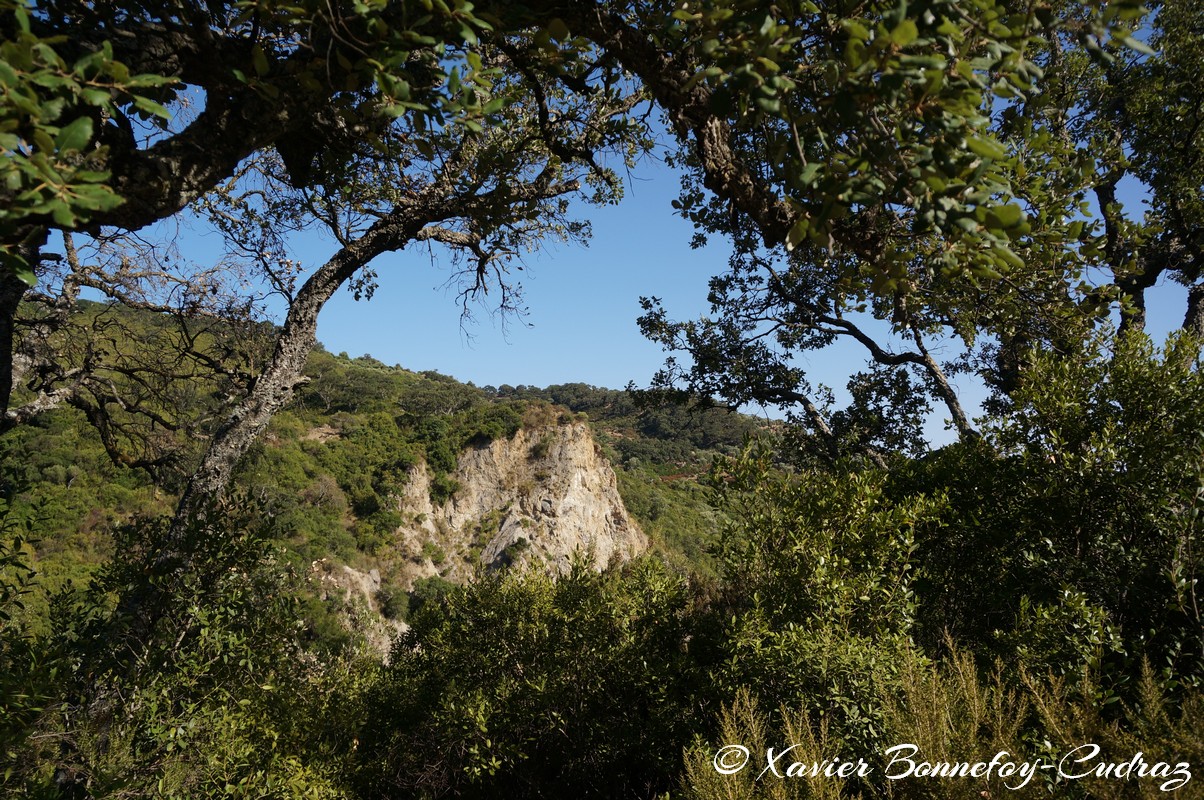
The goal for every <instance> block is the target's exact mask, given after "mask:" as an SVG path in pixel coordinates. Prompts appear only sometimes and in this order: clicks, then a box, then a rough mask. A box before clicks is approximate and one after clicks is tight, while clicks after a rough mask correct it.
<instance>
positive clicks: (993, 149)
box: [966, 136, 1008, 161]
mask: <svg viewBox="0 0 1204 800" xmlns="http://www.w3.org/2000/svg"><path fill="white" fill-rule="evenodd" d="M966 147H969V148H970V150H972V151H973V152H974V153H975V154H976V155H979V156H982V157H983V158H987V159H990V160H991V161H999V160H1001V159H1004V158H1007V154H1008V151H1007V150H1006V149H1005V148H1004V147H1003V145H1001V144H1000V143H999V142H997V141H995V140H994V139H989V138H987V137H984V136H968V137H966Z"/></svg>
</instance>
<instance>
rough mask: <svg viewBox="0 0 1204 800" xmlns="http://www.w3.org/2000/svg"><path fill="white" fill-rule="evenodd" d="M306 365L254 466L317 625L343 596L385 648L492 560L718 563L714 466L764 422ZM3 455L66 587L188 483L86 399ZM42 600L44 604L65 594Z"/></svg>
mask: <svg viewBox="0 0 1204 800" xmlns="http://www.w3.org/2000/svg"><path fill="white" fill-rule="evenodd" d="M306 372H307V376H308V378H309V380H308V382H307V383H306V384H305V385H304V386H303V387H302V388H301V390H300V391H299V393H298V396H297V398H296V400H295V402H294V403H293V404H292V406H291V407H290V408H289V409H288V410H286V411H285V412H283V413H281V414H279V415H278V416H277V418H276V419H275V420H274V422H273V424H272V426H271V427H270V428H269V430H268V431H267V432H266V433H265V435H264V436H263V437H262V438H261V440H260V441H259V442H258V443H257V444H256V445H255V447H254V448H253V450H252V452H251V453H250V455H249V457H248V458H247V459H246V461H245V463H244V464H243V465H242V467H241V469H240V474H239V476H238V483H239V485H241V486H243V487H245V490H246V491H247V492H248V493H249V494H250V495H251V496H252V497H255V498H257V499H258V500H259V501H260V502H262V503H263V504H264V505H265V507H266V508H268V509H270V510H271V513H272V515H273V517H274V521H275V526H276V530H277V531H278V532H279V534H278V535H279V537H280V542H281V544H282V545H283V546H284V547H285V548H286V551H287V553H288V555H289V558H290V560H291V562H292V563H293V564H294V565H295V568H296V569H298V570H299V571H302V572H305V573H308V574H310V575H311V577H312V581H311V582H312V583H313V585H314V588H315V591H314V597H313V598H311V600H310V601H309V603H308V607H307V609H306V616H307V620H308V623H307V624H308V625H309V628H310V630H311V634H312V637H313V638H314V639H315V640H322V641H325V642H326V643H332V644H338V643H339V642H343V641H347V637H346V635H345V633H344V632H343V631H341V630H340V629H339V626H338V625H335V624H332V620H331V619H330V618H329V616H330V614H331V613H335V612H337V613H338V614H339V615H342V616H348V615H350V617H352V618H356V617H357V616H358V618H360V619H361V621H363V622H364V624H362V625H359V626H358V627H360V628H362V629H363V630H364V631H366V632H369V633H370V636H371V638H374V639H376V641H377V644H378V646H381V647H383V646H384V645H383V643H384V642H386V641H387V636H385V635H384V634H387V630H385V631H383V632H382V630H381V629H380V626H379V624H378V620H377V619H376V616H377V614H378V613H379V614H381V615H383V616H385V617H394V618H404V617H405V616H406V614H407V610H408V607H409V606H410V605H411V604H420V603H421V602H422V598H424V597H426V596H428V595H429V594H430V593H431V592H432V591H434V592H437V591H438V587H439V586H441V585H442V584H443V582H445V581H448V582H463V581H465V580H467V579H469V578H470V577H471V576H472V575H473V574H474V572H475V571H476V570H478V569H500V568H506V567H508V566H511V565H513V564H535V565H537V566H538V567H539V568H540V569H547V570H550V571H552V572H553V573H563V572H564V571H565V570H567V569H568V565H569V563H570V561H571V560H572V558H573V557H574V554H575V553H578V552H580V553H588V554H592V558H593V560H594V563H595V565H596V566H599V567H600V566H604V565H605V564H606V563H609V562H610V561H612V560H618V561H621V560H626V559H628V558H630V557H632V556H633V555H635V554H637V553H639V552H641V551H643V550H645V549H647V548H649V547H651V548H653V549H655V550H657V551H658V552H660V553H662V554H663V555H665V556H666V557H668V558H669V559H670V561H671V562H673V563H676V564H677V565H679V568H681V569H685V570H690V571H699V572H702V573H709V572H711V569H712V567H711V562H710V560H709V559H710V557H709V555H708V552H707V550H708V547H709V545H710V543H711V542H712V541H713V538H714V536H715V535H716V532H717V529H718V522H717V518H716V515H715V512H714V511H713V510H712V509H711V508H710V506H709V505H708V504H707V492H706V490H705V489H704V488H703V486H701V485H700V483H699V480H698V478H699V477H701V476H702V475H703V474H705V472H706V470H707V468H708V466H709V462H710V459H711V457H712V456H713V455H714V454H716V453H718V452H729V451H731V450H732V449H733V448H735V447H737V446H738V445H739V444H740V442H741V441H742V439H743V437H744V436H745V435H746V434H747V433H748V432H750V431H752V430H753V429H754V427H755V424H756V423H755V421H754V420H752V419H750V418H747V417H742V416H740V415H733V414H730V413H728V412H725V411H720V410H714V409H712V410H706V411H703V410H688V409H684V408H679V407H666V408H648V409H645V408H641V407H640V406H639V405H638V403H637V402H636V399H635V398H634V397H633V396H632V395H631V394H629V393H627V392H622V391H616V390H608V389H599V388H596V387H591V386H587V385H584V384H568V385H564V386H553V387H548V388H546V389H538V388H534V387H525V386H521V387H517V388H514V387H509V386H503V387H500V388H493V387H484V388H478V387H474V386H472V385H471V384H463V383H460V382H458V381H456V380H454V379H452V378H450V377H448V376H445V375H440V374H438V373H434V372H426V373H414V372H410V371H408V370H405V369H403V368H400V367H389V366H387V365H385V364H382V363H380V362H378V361H376V360H375V359H372V358H371V357H368V356H364V357H360V358H355V359H352V358H349V357H347V356H346V355H345V354H342V355H338V356H335V355H332V354H330V353H328V352H325V351H324V350H321V349H319V350H318V351H317V352H315V353H314V355H313V356H312V358H311V359H310V363H309V365H308V368H307V370H306ZM182 411H184V410H182ZM0 464H2V466H0V482H2V486H3V491H4V494H5V495H6V496H9V497H10V498H11V504H12V507H11V510H10V519H11V520H14V521H15V520H19V519H29V520H30V521H31V524H32V528H33V530H34V531H35V534H36V539H37V543H36V567H37V569H38V571H39V573H40V575H41V577H42V580H43V581H44V585H46V586H47V587H49V588H50V589H51V590H55V591H57V590H59V589H61V588H62V587H65V586H67V585H68V584H70V583H74V584H75V585H83V584H85V583H86V582H87V580H88V578H89V576H90V575H91V574H92V572H93V570H94V569H95V568H96V567H97V566H98V565H99V564H100V563H102V562H103V560H104V559H105V558H106V557H107V556H108V555H109V554H110V553H111V550H112V546H113V545H112V542H113V534H114V532H115V531H116V530H117V529H118V528H119V527H120V526H122V525H123V524H125V523H127V522H128V521H130V520H131V519H132V518H134V517H135V516H138V515H151V514H162V513H165V512H166V511H168V510H169V509H170V508H171V507H172V502H173V500H174V495H173V494H172V492H171V491H170V488H171V487H170V486H168V487H167V488H164V487H163V486H156V485H155V484H154V483H153V482H152V481H151V480H150V479H149V477H148V475H147V474H146V473H145V472H143V471H141V470H137V469H129V468H124V467H118V466H115V465H114V464H113V463H112V461H111V460H110V459H109V457H108V456H107V454H106V453H105V450H104V448H103V447H102V445H101V443H100V441H99V439H98V437H97V435H96V432H95V430H94V429H92V428H91V426H89V425H88V424H87V423H86V421H85V420H84V419H83V418H82V415H80V414H79V412H77V411H75V410H74V409H59V410H56V411H54V412H52V413H49V414H46V415H44V416H43V417H42V418H40V419H39V420H38V421H37V422H36V423H35V424H33V425H28V426H24V427H23V428H21V429H19V430H15V431H13V432H12V433H11V434H10V435H8V436H6V437H4V438H3V439H2V440H0ZM41 602H42V601H40V600H39V599H38V598H33V599H32V605H31V611H32V612H33V613H44V612H45V608H44V607H42V606H41ZM365 611H366V612H369V613H367V614H365V613H362V612H365ZM373 631H374V632H373Z"/></svg>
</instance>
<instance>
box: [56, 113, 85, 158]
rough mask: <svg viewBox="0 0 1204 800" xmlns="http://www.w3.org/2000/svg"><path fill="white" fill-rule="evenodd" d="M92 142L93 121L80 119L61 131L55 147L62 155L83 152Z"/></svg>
mask: <svg viewBox="0 0 1204 800" xmlns="http://www.w3.org/2000/svg"><path fill="white" fill-rule="evenodd" d="M91 140H92V120H90V119H88V118H87V117H80V118H79V119H77V120H75V121H73V122H72V123H71V124H70V125H68V126H66V127H65V128H63V129H62V130H60V131H59V134H58V136H56V137H54V145H55V147H56V148H57V149H58V151H59V152H60V153H64V152H71V151H77V152H78V151H82V150H83V149H84V148H85V147H87V146H88V142H89V141H91Z"/></svg>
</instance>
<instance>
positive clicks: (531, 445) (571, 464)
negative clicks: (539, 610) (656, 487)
mask: <svg viewBox="0 0 1204 800" xmlns="http://www.w3.org/2000/svg"><path fill="white" fill-rule="evenodd" d="M451 478H452V479H453V480H454V481H455V484H456V485H458V488H456V490H455V492H454V493H453V494H452V496H451V497H450V499H448V500H447V501H445V502H443V503H436V502H434V501H432V499H431V483H432V475H431V473H430V471H429V470H428V469H427V468H426V467H425V466H424V465H423V466H420V467H418V468H416V469H415V470H414V471H413V472H412V473H411V476H410V481H409V483H408V484H407V486H406V489H405V491H404V492H403V494H402V496H401V497H399V498H398V499H397V502H398V511H399V512H400V513H401V515H402V517H403V519H404V520H406V522H405V524H403V526H402V528H401V529H400V530H399V531H398V536H399V537H400V538H401V541H400V542H399V544H400V545H401V546H402V548H403V550H404V551H405V552H407V553H409V554H410V564H411V568H410V569H409V570H408V571H409V573H410V574H409V575H408V576H406V577H408V579H409V581H412V580H413V579H415V578H418V577H423V576H425V575H434V574H439V575H442V576H443V577H445V578H447V579H449V580H464V579H467V578H468V577H470V576H471V575H472V573H473V572H474V571H475V570H476V569H477V568H479V567H481V566H483V567H485V568H487V569H489V568H500V567H503V566H510V565H535V566H540V567H543V568H546V569H549V570H551V571H552V572H554V573H560V574H563V573H564V572H566V571H567V570H568V569H569V567H570V565H571V563H572V561H573V559H574V558H577V557H582V558H587V559H589V560H590V563H592V565H593V566H594V567H595V568H597V569H601V568H603V567H605V566H606V565H608V564H611V563H619V562H622V561H626V560H628V559H630V558H632V557H633V556H635V555H637V554H638V553H640V552H642V551H643V550H645V549H646V548H647V547H648V539H647V537H646V536H645V535H644V533H643V531H641V530H640V528H639V526H638V525H637V524H636V523H635V522H634V521H633V520H632V519H631V518H630V517H629V516H628V514H627V510H626V509H625V508H624V507H623V501H622V499H621V498H620V497H619V490H618V485H617V482H616V479H615V474H614V471H613V470H612V469H611V467H610V464H609V462H607V460H606V458H605V457H604V456H603V455H602V452H601V449H600V448H599V447H598V445H597V443H596V442H595V441H594V438H593V434H592V433H591V432H590V429H589V427H588V426H587V425H586V424H585V423H584V422H569V423H565V424H550V425H541V426H534V427H525V428H522V429H520V430H519V431H518V432H517V433H516V434H515V435H514V436H513V437H512V438H510V439H496V440H494V441H492V442H490V443H488V444H485V445H481V446H479V447H475V448H470V449H468V450H466V451H464V452H462V453H460V456H459V466H458V468H457V470H456V472H455V473H454V474H453V475H452V476H451Z"/></svg>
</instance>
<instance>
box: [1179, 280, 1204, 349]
mask: <svg viewBox="0 0 1204 800" xmlns="http://www.w3.org/2000/svg"><path fill="white" fill-rule="evenodd" d="M1183 330H1185V331H1187V332H1188V333H1190V334H1192V335H1193V336H1197V337H1200V338H1204V283H1197V284H1196V285H1195V286H1192V287H1191V288H1190V289H1188V290H1187V314H1186V315H1185V316H1184V317H1183Z"/></svg>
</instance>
